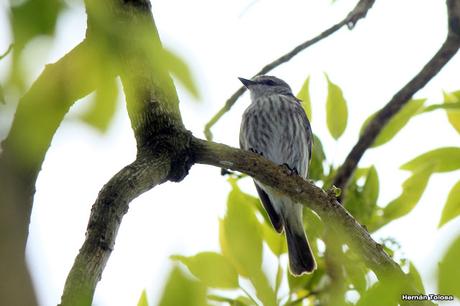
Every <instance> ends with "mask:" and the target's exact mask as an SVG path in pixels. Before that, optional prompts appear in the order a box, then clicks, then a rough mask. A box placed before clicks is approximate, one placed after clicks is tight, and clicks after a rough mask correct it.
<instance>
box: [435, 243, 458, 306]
mask: <svg viewBox="0 0 460 306" xmlns="http://www.w3.org/2000/svg"><path fill="white" fill-rule="evenodd" d="M459 258H460V237H458V238H457V239H456V240H455V241H454V242H453V243H452V244H451V246H450V247H449V249H448V250H447V252H446V254H445V255H444V258H443V259H442V260H441V262H440V263H439V271H438V289H439V294H446V295H449V294H450V295H454V296H455V297H457V298H458V299H460V286H459V280H460V265H459V264H458V259H459Z"/></svg>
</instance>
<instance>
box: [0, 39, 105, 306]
mask: <svg viewBox="0 0 460 306" xmlns="http://www.w3.org/2000/svg"><path fill="white" fill-rule="evenodd" d="M88 48H89V46H88V43H87V41H86V40H85V41H84V42H82V43H81V44H79V45H78V46H76V47H75V48H74V49H73V50H72V51H70V52H69V53H68V54H67V55H65V56H64V57H63V58H62V59H60V60H59V61H57V62H56V63H54V64H50V65H47V66H46V67H45V69H44V71H43V72H42V73H41V74H40V76H39V77H38V79H37V80H36V81H35V82H34V83H33V84H32V86H31V88H30V89H29V90H28V91H27V93H26V94H25V95H24V96H23V97H22V98H21V99H20V101H19V104H18V107H17V109H16V113H15V116H14V120H13V123H12V126H11V129H10V132H9V134H8V137H7V138H6V139H5V140H4V141H3V142H2V144H1V150H0V152H1V154H0V227H1V231H0V232H1V233H2V235H3V236H2V238H3V240H2V247H1V248H0V262H1V263H2V264H3V265H4V267H5V269H4V270H2V285H1V286H0V304H1V305H35V304H36V300H35V295H34V293H33V288H32V284H31V281H30V277H29V273H28V270H27V267H26V265H25V246H26V242H27V236H28V228H29V221H30V214H31V211H32V202H33V196H34V194H35V182H36V179H37V176H38V172H39V171H40V168H41V165H42V162H43V160H44V158H45V154H46V151H47V150H48V148H49V146H50V143H51V139H52V138H53V135H54V133H55V132H56V129H57V128H58V126H59V125H60V123H61V121H62V119H63V118H64V115H65V114H66V113H67V111H68V109H69V108H70V106H71V105H72V103H73V102H74V101H76V100H78V99H80V98H82V97H84V96H85V95H87V94H88V93H90V92H91V91H93V90H94V89H95V88H96V82H95V80H94V78H92V77H89V76H88V74H89V75H90V76H91V75H92V74H91V72H90V71H89V68H88V67H94V65H93V64H92V63H91V61H94V60H95V59H94V58H93V57H92V56H90V55H89V54H88Z"/></svg>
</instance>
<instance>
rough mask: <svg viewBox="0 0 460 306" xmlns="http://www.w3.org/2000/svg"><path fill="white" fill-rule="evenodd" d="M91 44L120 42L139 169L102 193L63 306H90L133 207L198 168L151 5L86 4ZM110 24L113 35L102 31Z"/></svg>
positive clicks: (129, 171) (129, 168)
mask: <svg viewBox="0 0 460 306" xmlns="http://www.w3.org/2000/svg"><path fill="white" fill-rule="evenodd" d="M86 5H87V13H88V28H89V30H88V36H89V37H93V36H95V37H99V38H100V39H109V40H112V41H115V42H116V45H117V46H118V48H117V49H116V50H113V53H114V58H115V60H116V61H117V63H118V64H119V65H117V67H118V68H119V71H118V72H119V74H120V77H121V81H122V84H123V88H124V91H125V94H126V100H127V109H128V114H129V117H130V119H131V125H132V128H133V130H134V134H135V136H136V142H137V150H138V152H137V158H136V161H135V162H134V163H132V164H131V165H129V166H127V167H125V168H124V169H123V170H121V171H120V172H119V173H118V174H116V175H115V176H114V177H113V178H112V179H111V180H110V181H109V182H108V183H107V184H106V185H105V186H104V187H103V189H102V190H101V192H100V193H99V196H98V198H97V200H96V202H95V203H94V205H93V208H92V210H91V217H90V220H89V223H88V228H87V233H86V239H85V242H84V244H83V246H82V248H81V249H80V251H79V254H78V256H77V257H76V259H75V262H74V264H73V267H72V269H71V271H70V272H69V274H68V277H67V281H66V285H65V288H64V293H63V295H62V299H61V305H62V306H82V305H91V302H92V299H93V295H94V291H95V289H96V285H97V282H98V281H99V280H100V278H101V275H102V271H103V270H104V268H105V265H106V263H107V261H108V259H109V257H110V254H111V251H112V249H113V246H114V244H115V239H116V235H117V231H118V228H119V226H120V223H121V220H122V217H123V215H124V214H125V213H126V212H127V210H128V206H129V203H130V202H131V201H132V200H133V199H134V198H136V197H137V196H139V195H140V194H142V193H143V192H145V191H147V190H149V189H151V188H153V187H154V186H155V185H157V184H161V183H163V182H165V181H168V180H170V181H180V180H181V179H182V178H184V177H185V176H186V175H187V173H188V170H189V168H190V166H191V163H192V161H193V159H192V155H191V154H190V152H189V150H188V149H189V146H190V138H191V134H190V133H189V132H188V131H186V130H185V128H184V126H183V123H182V119H181V116H180V112H179V106H178V105H179V99H178V97H177V94H176V90H175V87H174V84H173V82H172V79H171V78H170V76H169V75H168V73H167V71H166V69H165V68H164V65H160V64H159V62H161V60H158V58H161V55H162V51H163V50H162V46H161V42H160V39H159V36H158V33H157V30H156V27H155V23H154V20H153V16H152V13H151V11H150V2H149V1H147V0H137V1H124V2H118V1H112V0H107V1H98V0H95V1H89V0H88V1H87V2H86ZM100 20H105V21H106V22H108V24H110V28H104V27H101V25H103V24H104V23H101V22H98V21H100Z"/></svg>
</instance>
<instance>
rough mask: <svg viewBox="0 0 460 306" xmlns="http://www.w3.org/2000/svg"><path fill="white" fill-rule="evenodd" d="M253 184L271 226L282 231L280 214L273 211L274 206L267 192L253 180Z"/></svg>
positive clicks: (279, 231)
mask: <svg viewBox="0 0 460 306" xmlns="http://www.w3.org/2000/svg"><path fill="white" fill-rule="evenodd" d="M254 184H255V185H256V190H257V193H258V194H259V198H260V201H261V202H262V204H263V206H264V208H265V211H266V212H267V214H268V217H269V218H270V221H271V223H272V225H273V227H274V228H275V230H276V231H277V232H278V233H281V232H282V231H283V222H282V220H281V216H280V215H279V214H278V213H277V212H276V211H275V208H274V207H273V204H272V202H271V201H270V198H269V197H268V194H267V193H266V192H265V191H264V190H263V189H262V188H261V187H259V185H257V183H256V182H254Z"/></svg>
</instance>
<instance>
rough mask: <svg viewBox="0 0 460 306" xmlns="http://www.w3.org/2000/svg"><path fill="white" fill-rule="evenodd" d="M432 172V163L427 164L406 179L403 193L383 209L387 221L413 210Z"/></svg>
mask: <svg viewBox="0 0 460 306" xmlns="http://www.w3.org/2000/svg"><path fill="white" fill-rule="evenodd" d="M432 173H433V166H432V165H431V164H427V165H425V167H423V168H418V169H417V170H415V171H414V172H413V173H412V175H411V176H410V177H409V178H408V179H406V180H405V181H404V183H403V185H402V188H403V191H402V193H401V195H400V196H399V197H397V198H396V199H394V200H393V201H391V202H390V203H389V204H388V205H387V206H386V207H385V208H384V209H383V217H384V219H386V221H389V220H394V219H396V218H400V217H402V216H404V215H406V214H408V213H409V212H411V211H412V209H414V207H415V205H417V203H418V201H419V200H420V198H421V197H422V194H423V192H424V191H425V188H426V186H427V184H428V180H429V179H430V176H431V174H432Z"/></svg>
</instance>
